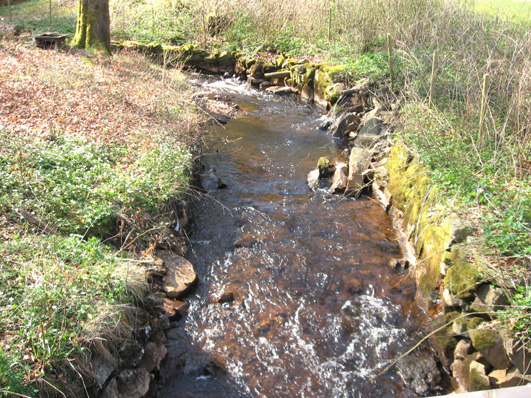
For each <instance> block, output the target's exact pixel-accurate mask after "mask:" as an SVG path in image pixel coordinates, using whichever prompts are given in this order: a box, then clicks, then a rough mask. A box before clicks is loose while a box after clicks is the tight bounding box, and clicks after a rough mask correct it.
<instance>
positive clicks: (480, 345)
mask: <svg viewBox="0 0 531 398" xmlns="http://www.w3.org/2000/svg"><path fill="white" fill-rule="evenodd" d="M497 334H498V333H497V332H496V331H494V330H490V329H482V330H471V331H470V332H469V335H470V339H471V340H472V345H473V346H474V347H475V348H476V349H477V350H488V349H489V348H491V347H492V346H493V345H494V342H495V340H496V336H497Z"/></svg>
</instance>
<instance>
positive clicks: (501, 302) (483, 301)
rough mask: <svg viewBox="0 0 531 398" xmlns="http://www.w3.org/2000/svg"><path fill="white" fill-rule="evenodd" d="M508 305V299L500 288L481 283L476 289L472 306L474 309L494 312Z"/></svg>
mask: <svg viewBox="0 0 531 398" xmlns="http://www.w3.org/2000/svg"><path fill="white" fill-rule="evenodd" d="M507 305H509V300H508V299H507V296H506V295H505V292H504V291H503V289H502V288H500V287H497V286H492V285H490V284H489V285H486V284H485V285H483V286H481V287H480V288H479V289H478V290H477V291H476V300H475V301H474V302H473V303H472V306H473V307H474V308H475V309H476V310H480V311H485V312H495V311H497V310H499V309H502V308H503V307H505V306H507Z"/></svg>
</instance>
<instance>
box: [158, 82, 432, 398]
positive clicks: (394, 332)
mask: <svg viewBox="0 0 531 398" xmlns="http://www.w3.org/2000/svg"><path fill="white" fill-rule="evenodd" d="M208 89H209V90H211V91H212V92H215V93H217V95H220V96H221V97H222V98H224V99H230V100H231V101H234V102H236V103H238V105H239V107H240V108H241V109H242V111H243V112H242V115H241V116H240V117H238V118H237V119H234V120H232V121H230V122H229V123H228V124H227V125H226V126H223V127H216V128H213V129H212V131H211V134H210V135H209V137H208V138H207V142H206V151H207V152H208V154H207V156H206V157H205V163H206V165H207V166H206V167H207V170H208V169H209V168H213V169H215V170H216V174H217V175H218V176H219V177H221V178H222V179H223V181H224V182H225V183H226V184H227V187H226V188H225V189H216V187H215V184H210V187H211V188H212V190H211V191H209V193H208V194H207V195H205V196H204V197H203V198H202V200H201V201H200V203H197V204H196V205H195V207H194V209H193V225H192V231H191V232H190V246H191V247H190V256H189V259H190V261H191V262H192V263H193V264H194V266H195V268H196V272H197V273H198V277H199V280H200V282H199V284H198V286H197V289H196V291H195V292H194V294H193V295H192V296H191V297H189V298H188V299H187V301H189V303H190V314H189V315H188V316H187V317H186V318H185V319H183V320H181V321H180V322H179V324H178V325H176V327H175V328H174V329H172V330H171V331H170V333H169V334H168V336H169V341H168V347H169V349H168V351H169V356H168V360H167V362H166V365H165V367H164V369H162V371H161V380H160V383H159V388H158V396H159V397H180V398H183V397H184V398H186V397H195V398H201V397H275V398H276V397H290V398H291V397H307V398H309V397H315V398H317V397H319V398H321V397H413V396H416V394H415V393H414V391H413V390H412V388H410V387H409V386H407V385H405V383H404V382H403V381H402V379H401V378H400V376H399V375H397V374H396V373H395V372H393V371H389V372H386V373H385V374H383V375H380V373H381V372H382V370H383V369H384V368H385V366H386V365H387V364H388V363H389V361H390V360H392V359H394V358H396V357H397V356H399V355H400V354H401V353H402V352H404V351H406V350H407V349H408V348H409V347H411V346H412V345H413V344H414V343H415V342H416V340H417V339H418V338H419V337H420V330H419V328H420V326H419V325H421V324H422V323H423V322H424V316H423V314H422V312H421V311H420V310H419V309H418V307H417V306H416V304H415V301H414V296H415V288H414V282H413V280H412V278H411V277H410V276H409V275H408V273H407V271H405V272H404V271H401V272H399V271H396V270H394V269H392V268H390V267H389V266H388V262H389V261H390V260H392V259H397V258H401V249H400V247H399V245H398V242H397V239H396V238H397V236H396V233H395V230H394V228H393V225H392V221H391V220H390V218H389V216H388V215H387V214H386V213H385V211H384V209H383V208H382V207H381V206H380V205H379V204H378V203H376V202H375V201H374V200H372V199H369V198H364V197H362V198H359V199H357V200H352V199H345V198H344V197H341V196H333V195H330V194H328V193H326V192H325V191H324V190H323V191H321V190H319V191H317V192H315V193H313V192H311V191H310V190H309V189H308V187H307V186H306V175H307V173H308V172H309V171H310V170H311V169H313V168H315V165H316V163H317V160H318V159H319V157H321V156H328V157H330V158H331V159H334V158H336V157H340V156H341V153H342V151H343V150H344V147H343V145H344V144H343V143H341V142H338V141H336V140H334V139H333V138H332V137H330V136H329V135H327V134H326V133H325V132H323V131H319V130H318V129H317V126H318V125H319V118H320V117H321V115H322V110H320V109H318V108H315V107H313V106H311V105H309V104H306V103H304V102H301V101H299V100H298V99H296V98H288V99H285V98H279V97H275V96H273V95H268V94H265V93H263V92H258V91H254V90H250V89H248V88H245V86H242V85H239V84H237V83H236V82H234V81H230V80H228V81H214V82H211V83H209V84H208ZM207 187H208V185H207ZM227 292H233V294H234V301H233V302H229V303H223V304H220V303H218V302H217V298H219V297H220V296H221V295H222V294H223V293H227Z"/></svg>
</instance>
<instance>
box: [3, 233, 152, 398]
mask: <svg viewBox="0 0 531 398" xmlns="http://www.w3.org/2000/svg"><path fill="white" fill-rule="evenodd" d="M2 226H3V227H4V228H2V233H3V235H4V236H7V235H8V233H9V235H8V236H7V239H6V241H4V242H2V243H1V244H0V257H1V259H0V278H1V283H0V286H1V290H2V292H1V294H0V316H1V318H2V336H1V337H2V338H1V340H0V355H1V357H0V367H3V369H2V370H3V371H2V372H1V373H0V386H1V389H0V395H1V393H2V392H7V391H10V392H13V393H30V394H32V395H39V391H40V390H41V389H42V388H44V389H46V385H45V384H44V383H42V379H43V378H44V379H45V380H47V382H48V383H51V384H56V385H57V388H63V387H64V386H62V383H61V380H56V378H54V377H49V375H53V374H54V369H57V368H58V367H59V366H60V365H62V362H64V361H65V359H66V360H70V361H73V360H75V358H77V357H79V356H80V355H82V354H83V353H84V350H85V347H86V346H87V343H88V341H90V340H91V339H93V338H94V337H96V336H97V338H100V339H106V338H108V337H111V335H112V334H113V333H115V330H116V329H124V328H131V324H130V321H129V320H127V319H126V316H125V315H126V312H127V311H126V309H127V307H132V306H133V305H134V304H135V302H136V301H137V300H138V299H140V298H142V297H143V293H144V291H146V289H147V284H146V283H145V282H143V278H142V277H139V275H135V272H138V271H137V266H136V265H135V264H133V263H129V262H127V261H121V260H120V259H119V258H116V257H115V256H114V254H113V251H110V250H109V249H107V248H105V247H104V246H102V245H101V244H100V241H99V240H98V239H97V238H91V239H89V240H87V241H84V240H82V239H81V238H80V237H77V236H72V237H62V236H47V237H43V236H42V235H39V234H35V233H33V232H32V231H31V230H28V229H22V228H19V227H17V226H14V225H11V226H10V225H7V226H6V225H5V224H4V225H2ZM8 231H9V232H8ZM102 312H105V313H106V314H108V315H107V316H106V319H107V325H105V329H106V330H102V329H101V328H102V325H97V326H94V325H93V324H92V321H93V320H94V319H95V318H97V317H101V316H102V315H101V314H102ZM94 327H97V328H99V330H97V333H93V332H95V331H94V330H91V329H92V328H94ZM94 335H96V336H94Z"/></svg>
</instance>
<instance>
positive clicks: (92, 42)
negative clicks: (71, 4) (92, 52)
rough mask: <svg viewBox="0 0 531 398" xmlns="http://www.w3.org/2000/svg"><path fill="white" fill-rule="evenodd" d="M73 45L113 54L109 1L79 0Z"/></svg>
mask: <svg viewBox="0 0 531 398" xmlns="http://www.w3.org/2000/svg"><path fill="white" fill-rule="evenodd" d="M72 45H73V46H74V47H77V48H86V49H89V48H92V49H99V50H103V51H105V52H106V53H107V54H110V53H111V34H110V17H109V0H79V3H78V8H77V24H76V35H75V36H74V40H73V42H72Z"/></svg>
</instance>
